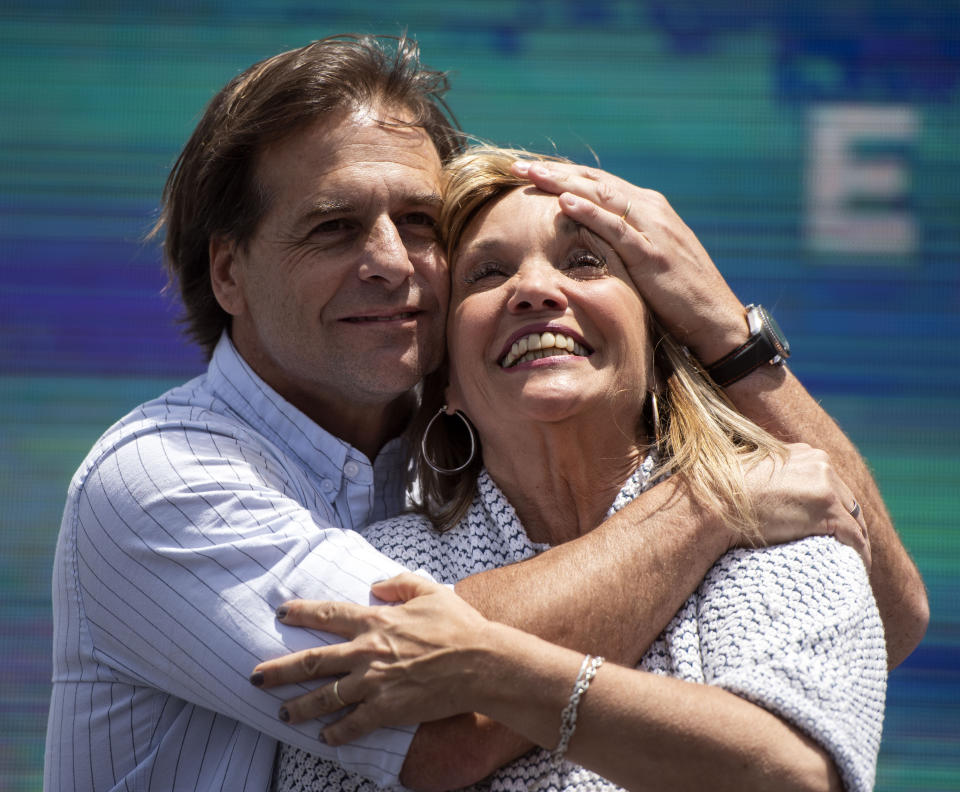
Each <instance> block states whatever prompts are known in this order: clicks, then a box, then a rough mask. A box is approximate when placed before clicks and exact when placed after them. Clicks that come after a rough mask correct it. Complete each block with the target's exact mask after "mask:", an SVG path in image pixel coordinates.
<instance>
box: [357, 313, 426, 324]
mask: <svg viewBox="0 0 960 792" xmlns="http://www.w3.org/2000/svg"><path fill="white" fill-rule="evenodd" d="M419 313H420V312H419V311H401V312H398V313H393V314H386V315H382V316H347V317H345V318H344V320H343V321H344V322H353V323H356V324H359V323H362V322H404V321H406V320H407V319H413V318H414V317H415V316H417V314H419Z"/></svg>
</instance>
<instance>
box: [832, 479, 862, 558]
mask: <svg viewBox="0 0 960 792" xmlns="http://www.w3.org/2000/svg"><path fill="white" fill-rule="evenodd" d="M830 471H831V473H832V476H831V479H832V481H833V486H834V490H835V492H836V493H837V497H838V500H839V504H840V508H841V509H843V511H844V512H846V514H845V515H844V516H842V517H840V518H839V519H838V520H837V523H836V524H837V529H836V532H835V536H836V538H837V539H838V540H839V541H840V542H842V543H843V544H845V545H847V546H849V547H852V548H853V549H854V550H856V551H857V553H858V554H859V555H860V557H861V558H862V559H863V563H864V565H865V566H866V568H867V571H869V570H870V564H871V562H872V556H871V551H870V537H869V534H868V532H867V523H866V521H865V520H864V516H863V509H861V508H860V505H859V503H858V501H857V499H856V498H855V497H854V495H853V492H852V491H851V490H850V488H849V487H848V486H847V485H846V484H845V483H844V482H843V479H841V478H840V476H839V475H838V474H837V472H836V471H835V470H834V469H833V468H832V467H831V468H830Z"/></svg>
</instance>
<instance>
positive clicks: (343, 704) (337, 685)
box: [333, 679, 349, 709]
mask: <svg viewBox="0 0 960 792" xmlns="http://www.w3.org/2000/svg"><path fill="white" fill-rule="evenodd" d="M333 697H334V698H335V699H336V700H337V703H338V704H339V705H340V709H343V708H344V707H347V706H349V705H348V704H347V702H346V701H344V700H343V696H341V695H340V680H339V679H337V680H336V681H334V683H333Z"/></svg>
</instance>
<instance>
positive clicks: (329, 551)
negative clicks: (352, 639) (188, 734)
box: [58, 415, 413, 784]
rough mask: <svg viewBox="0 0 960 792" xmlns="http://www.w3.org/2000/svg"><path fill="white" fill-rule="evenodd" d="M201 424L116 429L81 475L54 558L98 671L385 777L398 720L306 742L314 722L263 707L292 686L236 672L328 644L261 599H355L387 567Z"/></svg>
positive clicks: (225, 433)
mask: <svg viewBox="0 0 960 792" xmlns="http://www.w3.org/2000/svg"><path fill="white" fill-rule="evenodd" d="M215 421H216V419H215V418H211V417H210V416H209V415H204V416H202V421H201V422H198V423H200V424H201V425H199V426H195V427H177V426H169V427H164V428H162V429H156V428H153V429H148V430H147V431H141V432H138V433H130V434H128V435H127V436H125V437H123V438H120V439H118V441H117V442H115V443H114V445H113V447H112V448H110V450H109V451H108V452H107V453H106V454H105V455H104V456H103V457H102V458H100V459H99V460H97V461H96V463H95V464H94V465H93V467H92V468H91V469H90V470H89V472H88V473H87V475H86V477H85V479H83V480H82V484H81V486H80V487H79V489H78V490H77V491H76V492H75V493H73V494H72V497H71V501H70V504H69V506H68V514H67V516H66V518H65V522H64V528H63V536H62V538H61V544H62V545H64V547H65V548H66V551H65V552H64V553H63V554H58V558H59V557H62V558H63V559H64V563H65V564H69V569H67V570H65V572H64V574H65V575H66V576H67V578H68V579H69V580H70V581H74V580H75V581H76V582H75V583H72V584H71V585H73V586H75V591H74V592H73V593H72V594H71V595H70V598H71V602H73V601H74V600H75V601H76V603H78V605H77V606H76V607H79V608H80V610H79V613H78V617H79V618H78V619H73V617H71V622H73V623H76V622H79V623H80V624H81V625H83V629H84V630H85V631H86V633H87V634H88V635H89V641H90V642H91V645H92V653H93V656H94V657H96V658H97V660H98V662H101V663H104V664H106V665H107V666H108V667H109V670H108V669H106V668H105V669H104V672H103V673H112V674H115V675H116V676H117V677H118V678H119V679H121V680H123V679H130V680H133V681H132V682H131V684H137V685H141V686H149V687H153V688H155V689H157V690H159V691H163V692H165V693H168V694H170V695H172V696H175V697H178V698H180V699H183V700H184V701H188V702H191V703H193V704H197V705H199V706H201V707H204V708H206V709H209V710H211V711H214V712H219V713H222V714H224V715H226V716H228V717H230V718H233V719H236V720H238V721H240V722H242V723H245V724H247V725H248V726H251V727H253V728H254V729H256V730H258V731H260V732H263V733H265V734H267V735H268V736H270V737H272V738H274V739H278V740H283V741H285V742H288V743H292V744H294V745H297V746H298V747H301V748H304V749H305V750H308V751H311V752H314V753H319V754H322V755H323V756H324V757H325V758H327V759H331V760H333V761H336V762H340V763H341V764H344V765H345V766H346V767H347V768H348V769H351V770H354V771H360V772H364V773H365V774H367V775H369V776H370V777H373V778H375V779H377V780H378V781H379V783H381V784H382V783H388V782H390V781H392V780H393V779H395V778H396V775H397V773H398V772H399V770H400V765H401V763H402V760H403V756H404V753H405V751H406V749H407V746H408V744H409V741H410V739H412V734H413V729H398V730H387V731H385V732H383V733H382V734H380V735H379V736H378V737H377V739H376V740H375V741H374V742H372V743H370V744H369V745H367V746H353V747H351V748H350V750H349V751H348V752H347V753H346V754H345V753H344V752H343V751H342V749H341V750H339V751H337V750H334V749H332V748H330V747H328V746H325V745H323V744H322V743H321V742H320V741H319V739H318V736H317V735H318V732H319V725H318V724H316V723H313V724H300V725H299V726H293V725H291V724H289V723H284V722H283V721H282V720H281V719H280V718H279V717H278V711H279V709H280V706H281V705H282V703H283V701H284V699H285V698H287V697H289V696H290V695H291V694H296V693H297V692H303V690H305V688H299V689H292V690H291V689H288V690H287V691H286V692H285V693H283V692H281V694H280V695H277V691H267V690H258V689H256V688H255V687H253V686H251V685H250V683H249V681H248V678H249V674H250V671H251V669H252V668H253V666H255V665H256V664H257V663H258V662H261V661H263V660H265V659H268V658H271V657H277V656H280V655H283V654H286V653H289V652H291V651H296V650H297V649H302V648H306V647H308V646H316V645H323V644H328V643H331V642H332V641H335V640H338V639H335V638H334V637H333V636H330V635H329V634H323V633H318V632H307V631H304V630H300V629H296V628H287V627H285V626H284V625H281V624H279V623H278V622H277V621H276V619H275V609H276V608H277V607H278V606H279V605H280V604H281V603H282V602H284V601H285V600H287V599H289V598H290V596H291V594H293V595H294V596H327V597H329V598H331V599H336V600H341V601H348V602H349V601H353V602H357V603H361V604H366V603H369V602H370V592H369V589H370V585H371V584H372V583H373V582H375V581H376V580H378V579H382V578H383V577H385V576H390V575H392V574H395V573H396V572H399V571H402V570H403V568H402V567H401V566H400V565H398V564H396V563H395V562H392V561H390V560H389V559H387V558H386V557H384V556H383V555H382V554H380V553H378V552H376V551H375V550H374V549H373V548H372V547H370V545H369V544H368V543H366V542H365V541H364V540H363V539H362V537H360V535H359V534H357V533H355V532H353V531H348V530H340V529H338V528H337V527H336V524H335V521H334V519H333V518H334V516H335V515H333V513H332V511H331V513H330V514H329V518H330V519H329V521H328V522H327V523H326V524H324V522H323V519H324V515H323V511H322V505H323V504H322V503H321V502H320V501H319V500H318V499H317V503H316V504H315V506H314V510H313V511H311V510H308V508H306V506H305V505H304V503H306V502H312V500H311V501H308V500H307V498H309V497H310V494H309V493H307V492H301V490H302V489H303V486H304V482H302V481H298V480H297V479H296V478H295V477H293V476H292V475H289V474H287V472H286V471H285V470H283V469H282V468H281V465H282V463H281V462H280V460H278V459H276V458H274V457H273V456H272V455H271V454H269V453H265V449H264V448H263V447H258V446H256V445H255V444H252V443H251V442H248V438H245V437H244V436H243V434H242V433H237V432H234V431H232V430H231V427H229V426H226V425H225V426H216V425H214V426H211V424H214V423H215ZM182 423H186V422H182ZM235 428H236V427H233V429H235ZM322 592H326V594H323V593H322ZM70 607H74V606H73V605H72V604H71V605H70ZM144 706H147V705H146V704H145V705H144ZM128 717H130V716H129V715H128ZM144 717H149V716H148V715H147V714H146V713H144ZM84 727H86V724H84ZM67 728H70V727H69V725H68V726H67Z"/></svg>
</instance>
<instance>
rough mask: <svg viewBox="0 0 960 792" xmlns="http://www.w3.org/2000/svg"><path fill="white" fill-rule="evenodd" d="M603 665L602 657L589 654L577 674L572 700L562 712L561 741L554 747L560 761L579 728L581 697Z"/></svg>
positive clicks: (554, 752)
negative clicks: (578, 713) (578, 710)
mask: <svg viewBox="0 0 960 792" xmlns="http://www.w3.org/2000/svg"><path fill="white" fill-rule="evenodd" d="M602 665H603V658H602V657H594V656H593V655H587V656H586V657H584V658H583V662H582V663H581V664H580V673H579V674H577V681H576V682H574V683H573V692H572V693H571V694H570V701H568V702H567V706H566V707H564V708H563V712H562V713H561V714H560V742H558V743H557V747H556V748H554V749H553V760H554V761H555V762H559V761H560V760H561V759H563V755H564V754H565V753H566V752H567V746H568V745H570V738H571V737H573V733H574V732H575V731H576V730H577V708H578V707H579V706H580V699H581V697H582V696H583V694H584V693H586V692H587V688H588V687H590V683H591V682H592V681H593V678H594V677H595V676H596V675H597V670H598V669H599V668H600V666H602Z"/></svg>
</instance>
